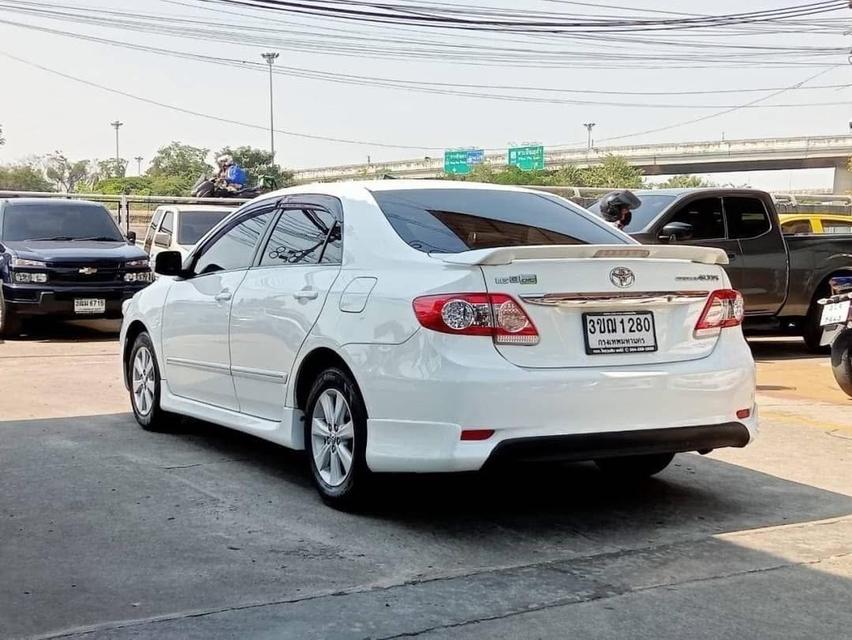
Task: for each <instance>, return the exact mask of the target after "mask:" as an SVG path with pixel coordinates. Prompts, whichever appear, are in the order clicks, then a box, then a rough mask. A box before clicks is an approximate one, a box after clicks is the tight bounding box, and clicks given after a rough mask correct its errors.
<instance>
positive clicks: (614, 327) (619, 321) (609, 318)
mask: <svg viewBox="0 0 852 640" xmlns="http://www.w3.org/2000/svg"><path fill="white" fill-rule="evenodd" d="M583 330H584V337H585V339H586V353H587V354H589V355H599V354H605V353H647V352H649V351H656V350H657V334H656V331H655V327H654V314H653V313H652V312H651V311H634V312H610V313H584V314H583Z"/></svg>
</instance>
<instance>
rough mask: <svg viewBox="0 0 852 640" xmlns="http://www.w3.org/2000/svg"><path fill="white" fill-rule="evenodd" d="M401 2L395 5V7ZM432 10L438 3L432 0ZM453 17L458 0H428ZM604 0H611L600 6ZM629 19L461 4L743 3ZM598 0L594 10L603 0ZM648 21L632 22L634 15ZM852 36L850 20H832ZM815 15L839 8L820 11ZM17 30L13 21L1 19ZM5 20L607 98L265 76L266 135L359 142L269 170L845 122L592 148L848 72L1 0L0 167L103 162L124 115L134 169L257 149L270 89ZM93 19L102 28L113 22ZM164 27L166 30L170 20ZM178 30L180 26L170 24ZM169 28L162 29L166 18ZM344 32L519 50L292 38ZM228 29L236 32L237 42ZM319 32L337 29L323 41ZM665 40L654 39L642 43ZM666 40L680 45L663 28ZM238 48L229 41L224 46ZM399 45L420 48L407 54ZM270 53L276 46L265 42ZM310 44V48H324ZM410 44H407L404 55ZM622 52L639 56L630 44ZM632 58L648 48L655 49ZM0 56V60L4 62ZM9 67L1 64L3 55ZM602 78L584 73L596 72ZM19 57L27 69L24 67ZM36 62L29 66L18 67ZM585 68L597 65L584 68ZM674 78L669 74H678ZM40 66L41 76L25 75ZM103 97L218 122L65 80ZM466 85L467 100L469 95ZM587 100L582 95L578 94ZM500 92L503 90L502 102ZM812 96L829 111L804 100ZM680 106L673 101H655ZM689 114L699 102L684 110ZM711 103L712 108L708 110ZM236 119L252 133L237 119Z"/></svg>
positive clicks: (800, 97) (782, 179) (826, 98)
mask: <svg viewBox="0 0 852 640" xmlns="http://www.w3.org/2000/svg"><path fill="white" fill-rule="evenodd" d="M404 1H408V2H411V1H412V0H404ZM436 1H437V0H436ZM441 1H443V2H454V3H456V4H458V5H461V6H468V4H469V3H463V2H462V1H461V0H441ZM803 1H804V0H799V1H798V2H794V1H793V0H782V1H779V0H775V1H765V0H750V1H749V3H747V4H748V10H750V11H751V10H754V11H757V10H760V9H769V8H777V7H779V6H789V5H792V4H800V3H801V2H803ZM608 3H609V4H613V5H614V4H617V0H608ZM622 3H623V4H625V5H627V4H629V5H630V9H629V10H618V9H609V8H606V7H600V6H597V7H594V6H586V5H587V4H591V5H596V4H598V3H581V2H578V3H572V2H562V1H560V0H514V1H511V0H508V1H504V0H477V2H476V3H474V4H478V5H489V6H494V7H502V8H511V9H523V10H529V11H530V12H533V11H559V12H563V13H571V14H575V15H578V16H583V15H590V14H606V15H609V16H610V17H612V16H618V15H624V14H629V15H632V16H636V15H644V16H646V17H647V16H657V15H660V14H654V13H650V12H652V11H673V9H672V7H673V6H676V7H677V10H678V11H682V12H689V13H696V14H714V15H720V14H726V13H736V12H742V11H744V10H745V9H744V8H743V5H744V3H743V2H741V1H738V2H734V1H731V0H717V1H713V2H711V1H708V0H691V1H682V2H678V3H676V5H675V4H674V3H672V2H671V1H670V0H667V1H661V0H637V1H631V2H629V3H626V2H624V1H623V0H622ZM604 4H606V3H604ZM22 7H24V8H27V7H30V8H32V7H36V8H42V9H44V8H52V9H53V10H56V11H60V10H63V7H70V8H73V9H75V10H77V11H79V10H80V9H86V10H87V11H85V12H84V14H85V15H88V16H94V17H103V16H104V15H106V14H104V11H106V10H111V11H120V12H121V11H123V12H137V13H143V14H146V15H148V16H155V17H156V18H157V19H160V18H166V20H165V24H169V20H168V18H169V17H173V18H174V17H179V18H183V19H189V20H194V21H197V22H198V23H209V24H210V25H212V26H213V27H216V28H219V29H223V30H225V31H227V30H229V29H231V28H232V27H233V26H234V25H244V26H247V27H251V28H252V29H253V30H254V31H252V32H251V33H252V34H253V35H256V36H257V38H255V40H256V41H255V42H249V41H248V40H249V39H248V38H246V41H240V42H227V41H223V40H217V39H215V38H208V39H199V38H191V37H188V36H187V35H186V33H187V32H186V31H184V32H183V33H181V29H180V28H178V29H174V32H173V33H169V34H162V33H146V32H138V31H133V30H129V29H126V28H120V27H119V26H105V25H104V24H86V23H80V22H70V21H68V20H56V19H48V18H46V17H44V16H43V15H32V14H26V13H21V11H20V9H21V8H22ZM642 10H644V11H647V12H648V13H644V14H641V13H640V11H642ZM846 14H848V18H849V23H850V28H852V11H847V12H846ZM824 17H832V18H835V19H836V18H840V17H846V15H845V14H829V16H824ZM10 22H12V23H19V24H18V25H13V24H9V23H10ZM20 24H27V25H31V26H36V27H39V28H40V29H53V30H61V31H66V32H74V33H76V34H82V35H84V36H87V37H90V38H91V37H95V38H101V39H106V40H113V41H118V42H122V43H125V44H128V45H132V46H142V47H153V48H157V49H161V50H167V51H171V52H178V53H180V54H192V55H201V56H206V57H208V58H218V59H226V60H236V61H240V60H242V61H252V62H256V63H262V62H263V61H262V60H261V58H260V54H261V53H262V52H263V51H267V50H269V51H276V50H278V51H280V54H281V56H280V58H279V59H278V61H276V67H290V68H299V69H309V70H311V71H312V72H321V73H329V72H330V73H337V74H352V75H358V76H372V77H383V78H395V79H403V80H406V81H409V82H415V83H426V82H441V83H457V84H459V85H461V86H462V87H466V86H469V85H470V84H479V85H483V84H487V85H501V86H506V85H511V86H515V85H527V86H535V87H543V88H569V89H574V90H579V91H580V93H575V94H552V93H551V94H547V93H537V94H535V95H537V96H542V95H544V96H548V95H549V96H551V97H553V96H554V95H557V97H558V98H569V99H577V100H589V101H597V102H600V101H609V102H615V103H616V104H612V105H601V104H549V103H541V102H534V103H530V102H519V101H513V100H494V99H482V98H476V97H462V96H457V95H441V94H435V93H420V92H417V91H413V90H408V89H405V90H400V89H392V88H386V87H378V86H364V85H353V84H341V83H338V82H332V81H328V80H320V79H313V78H305V77H293V76H285V75H277V76H276V77H275V78H274V93H275V107H274V117H275V121H276V128H280V129H284V130H288V131H292V132H300V133H305V134H309V135H316V136H325V137H331V138H344V139H350V140H358V141H365V142H368V143H369V144H367V143H364V144H343V143H339V142H332V141H322V140H315V139H306V138H299V137H294V136H289V135H283V134H281V133H279V134H276V152H277V157H276V158H277V161H278V162H279V163H280V164H282V165H283V166H286V167H289V168H308V167H321V166H329V165H338V164H347V163H361V162H366V160H367V158H368V157H369V158H370V159H371V160H372V162H380V161H386V160H397V159H407V158H421V157H424V156H426V155H429V156H432V157H434V156H436V155H440V154H441V149H444V148H458V147H478V148H487V149H499V148H504V147H506V146H508V145H509V144H512V143H524V142H536V143H541V144H544V145H545V146H546V147H547V146H553V145H565V144H572V145H577V146H582V145H584V144H585V139H586V129H585V128H584V127H583V123H585V122H595V123H596V126H595V128H594V131H593V133H594V137H595V140H596V144H597V145H598V146H605V145H608V144H641V143H662V142H677V141H700V140H719V139H721V138H722V137H724V138H726V139H729V140H730V139H739V138H764V137H782V136H808V135H836V134H848V133H850V120H852V108H850V106H849V104H850V99H852V88H831V89H819V90H790V91H786V92H784V93H782V94H780V95H777V96H775V97H771V98H769V99H767V100H765V101H764V102H762V103H760V104H762V105H772V104H791V103H795V104H806V105H811V106H804V107H779V108H754V109H740V110H736V111H733V112H731V113H728V114H726V115H722V116H719V117H714V118H710V119H707V120H705V121H702V122H697V123H694V124H688V125H685V126H680V127H676V128H669V129H667V130H664V131H660V132H656V133H649V134H645V135H630V137H625V138H623V139H620V140H617V141H616V140H613V141H611V142H607V139H608V138H618V137H621V136H628V135H629V134H634V133H637V132H642V131H647V130H650V129H657V128H667V127H669V126H671V125H673V124H677V123H680V122H683V121H687V120H691V119H697V118H699V117H701V116H706V115H710V114H714V113H717V112H719V111H722V110H723V108H724V107H725V106H729V105H731V106H733V105H742V104H744V103H747V102H750V101H752V100H756V99H759V98H765V97H767V96H769V95H770V94H771V93H773V92H771V91H766V92H748V93H742V94H740V93H737V92H734V93H719V94H710V95H693V96H683V95H667V94H669V93H671V92H683V91H690V90H697V91H704V90H710V91H713V92H715V91H727V90H731V89H748V88H780V87H790V86H793V85H795V84H797V83H800V82H802V81H804V80H805V79H807V78H809V77H811V76H814V75H816V74H818V73H820V72H823V73H822V75H820V76H819V77H818V78H814V79H813V80H811V81H810V84H820V85H821V84H831V85H841V84H850V85H852V66H850V64H848V63H847V62H846V59H845V58H846V56H845V55H839V56H833V57H830V58H829V57H826V58H823V59H820V61H819V65H821V66H805V65H797V66H795V67H793V68H766V67H765V66H756V65H754V64H750V63H749V61H748V59H747V57H743V59H742V60H737V59H736V58H735V57H732V58H730V59H729V60H730V62H728V63H726V64H724V65H720V64H715V63H712V62H711V63H706V64H703V65H700V68H696V65H695V64H694V63H691V64H690V63H684V62H681V61H678V60H677V59H673V58H671V57H670V56H667V55H661V56H660V59H659V61H658V62H656V63H655V65H654V66H655V67H657V68H631V67H635V66H641V65H637V64H631V62H630V58H629V57H627V56H624V55H623V53H624V52H625V51H627V50H630V46H629V45H627V44H625V42H624V41H617V40H616V41H613V40H609V41H602V40H600V39H595V40H588V39H583V38H582V37H581V38H577V37H568V36H565V37H563V36H546V37H541V36H517V35H505V34H487V33H486V34H483V33H478V34H466V33H458V32H457V33H455V34H449V35H447V34H445V33H443V32H434V31H433V32H428V31H425V30H423V29H419V30H418V29H412V28H403V27H398V28H395V30H393V31H388V30H386V29H385V30H376V29H375V28H371V27H366V26H363V25H360V24H354V25H353V24H352V23H344V22H336V21H332V20H329V19H328V18H322V19H317V18H308V17H294V16H288V15H283V14H277V13H275V14H273V13H269V12H263V11H251V10H247V9H240V8H239V7H227V6H226V5H223V4H221V3H212V2H202V1H199V0H146V1H145V2H139V1H132V0H114V1H108V0H60V2H58V3H57V2H49V1H48V0H29V2H23V1H15V0H0V77H2V87H3V89H2V97H0V125H2V127H3V132H4V136H5V137H6V144H5V145H3V146H0V163H7V162H13V161H17V160H21V159H24V158H27V157H29V156H34V155H43V154H47V153H51V152H53V151H56V150H59V151H62V152H64V153H65V154H66V155H68V156H69V157H71V158H73V159H78V158H97V159H104V158H108V157H112V156H113V155H114V153H115V151H114V149H115V131H114V129H113V128H112V127H111V126H110V123H111V122H112V121H114V120H116V119H118V120H120V121H121V122H123V123H124V124H123V126H122V127H121V129H120V153H121V155H122V157H125V158H133V157H135V156H142V157H143V162H142V169H143V171H144V169H145V165H146V164H147V161H148V160H150V158H151V157H152V156H153V155H154V154H155V152H156V150H157V148H158V147H160V146H162V145H164V144H167V143H168V142H170V141H173V140H177V141H181V142H184V143H187V144H191V145H194V146H199V147H204V148H209V149H211V150H213V151H215V150H218V149H219V148H221V147H223V146H225V145H230V146H238V145H253V146H258V147H264V148H266V147H268V145H269V132H268V130H267V129H266V127H268V123H269V94H268V90H269V88H268V75H267V73H266V71H265V70H264V68H263V67H262V66H261V65H257V66H256V68H255V67H248V66H245V65H242V66H240V65H237V66H236V67H235V66H232V65H230V64H222V63H221V62H211V61H199V60H196V59H187V58H186V57H173V56H167V55H158V54H155V53H151V52H148V51H143V50H136V49H130V48H124V47H119V46H114V45H110V44H106V43H102V42H92V41H87V40H82V39H80V38H72V37H68V36H63V35H59V34H56V33H47V32H44V31H37V30H32V29H26V28H24V27H22V26H19V25H20ZM107 24H109V25H117V24H118V20H117V19H116V20H111V21H110V22H108V23H107ZM175 24H176V23H175ZM185 24H188V23H185ZM172 27H174V24H172ZM317 29H322V30H330V29H331V30H333V29H342V30H344V31H346V34H347V38H349V40H348V41H349V42H351V41H352V40H351V39H354V38H363V37H370V36H375V35H379V36H382V37H388V36H390V37H388V41H389V42H391V43H392V44H393V46H396V47H401V48H403V49H409V50H411V51H418V50H421V49H422V47H424V46H428V43H429V42H435V43H441V42H451V43H455V45H457V46H458V45H463V46H465V47H467V49H465V50H466V51H473V52H479V53H482V52H483V51H488V50H489V49H490V48H492V47H497V46H499V47H512V48H514V49H515V50H516V51H518V52H519V53H518V54H517V56H518V58H517V62H518V63H522V64H524V65H527V66H513V62H511V61H510V62H508V63H507V62H505V60H504V61H503V62H494V63H489V64H488V65H483V64H481V63H479V62H481V58H477V57H476V55H475V53H474V54H472V55H471V57H470V58H469V59H466V58H465V57H463V56H456V57H455V58H454V59H452V60H447V59H428V60H422V59H411V58H401V57H398V58H397V59H377V57H376V56H375V55H373V54H374V53H375V52H372V53H371V49H370V48H369V47H367V48H365V49H361V50H359V51H358V52H354V53H353V52H351V51H350V52H346V53H340V52H337V51H335V50H334V47H333V46H326V45H327V44H328V43H329V42H331V41H330V40H327V39H326V40H324V41H323V42H319V43H317V42H313V43H305V42H304V40H305V38H304V36H303V35H300V34H302V33H303V32H304V31H305V30H314V31H316V30H317ZM241 33H246V31H242V32H241ZM328 33H341V32H339V31H338V32H333V31H326V35H327V34H328ZM654 37H669V36H654ZM673 37H674V38H686V37H687V36H680V35H676V36H673ZM690 37H694V38H695V40H696V41H699V40H700V41H702V42H707V43H709V44H708V45H707V47H705V48H703V49H701V48H698V49H690V51H699V52H700V53H699V55H712V54H713V52H714V49H713V47H712V46H711V45H712V42H728V43H730V42H735V41H737V42H746V41H747V42H748V43H750V44H755V45H761V46H794V45H801V46H807V47H824V46H837V47H844V46H845V47H849V48H852V36H849V35H845V36H844V35H843V34H842V33H841V32H838V33H837V34H836V35H823V34H813V33H807V31H806V29H802V32H801V33H785V34H783V35H766V36H761V37H745V36H743V34H742V33H731V34H726V35H714V34H707V35H702V34H698V35H694V36H690ZM236 39H239V38H236ZM412 40H416V41H423V42H425V43H426V44H425V45H424V44H416V43H414V42H412ZM281 43H284V44H282V46H280V47H276V46H274V45H275V44H281ZM324 43H325V44H324ZM409 45H410V46H409ZM637 47H638V45H637ZM538 48H545V49H548V50H549V51H553V50H559V51H561V52H568V53H571V52H580V51H584V52H589V51H592V52H595V53H596V54H597V53H599V54H600V58H599V59H595V58H594V57H592V58H588V57H587V58H586V59H585V60H579V61H577V62H573V63H568V62H560V63H558V64H550V65H547V66H546V65H545V63H539V62H537V58H536V57H535V56H534V55H533V56H531V55H530V52H531V51H532V50H538ZM637 50H640V51H644V50H647V51H649V52H653V51H659V48H658V47H653V46H651V47H646V48H641V47H638V48H637ZM8 56H13V57H8ZM15 58H18V59H15ZM608 58H609V59H612V62H610V63H606V66H609V67H610V68H598V67H599V66H600V65H602V64H604V63H603V62H602V61H603V60H606V59H608ZM22 60H23V61H26V62H27V63H30V64H26V63H25V62H22ZM33 65H36V66H33ZM596 65H597V66H596ZM684 66H686V67H689V68H682V67H684ZM39 67H41V68H39ZM45 69H51V70H53V71H54V72H58V73H60V74H66V76H68V75H70V76H74V77H77V78H79V79H82V80H85V81H87V82H89V83H95V84H99V85H103V86H106V87H109V88H111V89H113V90H114V91H117V92H123V93H129V94H134V95H136V96H140V97H143V98H146V99H148V100H152V101H156V102H161V103H164V104H168V105H172V106H177V107H180V108H182V109H185V110H188V111H193V112H196V113H204V114H211V115H215V116H218V117H220V118H222V119H224V122H219V121H213V120H210V119H206V118H204V117H200V116H199V115H192V114H189V113H183V112H178V111H174V110H171V109H167V108H163V107H160V106H155V105H153V104H150V103H146V102H142V101H139V100H135V99H132V98H130V97H128V96H126V95H119V94H117V93H111V92H109V91H105V90H103V89H100V88H96V87H94V86H91V85H87V84H83V83H81V82H79V81H75V80H72V79H70V78H68V77H62V76H60V75H56V73H51V72H49V71H47V70H45ZM468 91H474V92H475V91H476V89H473V90H470V89H469V90H468ZM595 91H615V92H617V93H616V95H600V94H595V93H592V92H595ZM637 91H653V92H659V93H660V94H661V95H657V96H635V95H631V96H627V95H618V93H619V92H624V93H625V94H626V93H632V92H637ZM585 92H589V93H585ZM504 93H505V92H504ZM649 102H653V103H656V104H658V105H660V104H662V105H668V106H655V107H629V106H624V105H625V103H649ZM812 103H841V104H837V105H834V104H832V105H830V106H826V105H824V106H817V105H813V104H812ZM673 104H677V105H687V106H688V108H680V107H673V106H671V105H673ZM694 105H699V106H701V107H702V108H694V107H693V106H694ZM714 105H715V106H714ZM238 123H249V124H253V125H255V126H256V127H257V128H251V127H246V126H242V125H241V124H238ZM379 144H389V145H404V146H409V147H411V148H405V149H395V148H385V147H382V146H379ZM136 164H137V163H136V161H135V160H130V169H129V171H128V173H129V174H130V175H134V174H135V173H136ZM714 180H716V181H718V182H721V183H727V182H730V183H734V184H751V185H752V186H755V187H762V188H770V189H776V190H779V189H781V190H787V189H791V190H795V189H801V188H819V187H825V186H830V184H831V171H830V170H810V171H800V172H791V171H777V172H754V173H748V174H744V173H741V174H724V175H718V176H714Z"/></svg>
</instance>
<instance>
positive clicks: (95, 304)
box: [74, 298, 106, 314]
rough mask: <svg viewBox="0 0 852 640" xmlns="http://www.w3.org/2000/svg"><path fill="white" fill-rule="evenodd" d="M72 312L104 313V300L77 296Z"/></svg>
mask: <svg viewBox="0 0 852 640" xmlns="http://www.w3.org/2000/svg"><path fill="white" fill-rule="evenodd" d="M74 313H81V314H92V313H106V300H104V299H103V298H77V299H76V300H74Z"/></svg>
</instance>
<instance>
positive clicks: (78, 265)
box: [0, 198, 153, 337]
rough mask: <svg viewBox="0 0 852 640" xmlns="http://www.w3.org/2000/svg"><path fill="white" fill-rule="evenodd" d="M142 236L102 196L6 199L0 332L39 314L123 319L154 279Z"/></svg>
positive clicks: (1, 217)
mask: <svg viewBox="0 0 852 640" xmlns="http://www.w3.org/2000/svg"><path fill="white" fill-rule="evenodd" d="M134 242H135V235H134V234H132V233H131V234H129V237H128V238H125V237H124V236H123V235H122V233H121V230H120V229H119V228H118V226H117V225H116V223H115V221H114V220H113V218H112V216H111V215H110V213H109V212H108V211H107V210H106V209H105V208H104V207H103V206H102V205H100V204H98V203H96V202H86V201H82V200H64V199H62V200H60V199H50V198H10V199H0V282H2V289H0V336H7V337H8V336H14V335H16V334H17V333H18V332H19V331H20V328H21V320H23V319H25V318H29V317H33V316H49V317H51V318H91V317H99V318H118V317H120V316H121V303H122V302H123V301H124V300H127V299H129V298H131V297H132V296H133V294H134V293H136V292H137V291H139V290H140V289H142V288H143V287H145V286H147V285H148V284H149V283H150V282H151V281H152V280H153V273H152V272H151V269H150V267H149V264H148V256H147V255H145V253H144V252H143V251H142V250H141V249H140V248H139V247H137V246H135V244H134Z"/></svg>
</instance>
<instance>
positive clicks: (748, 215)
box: [725, 197, 772, 239]
mask: <svg viewBox="0 0 852 640" xmlns="http://www.w3.org/2000/svg"><path fill="white" fill-rule="evenodd" d="M725 217H726V218H727V221H728V237H729V238H738V239H745V238H755V237H757V236H759V235H762V234H764V233H766V232H767V231H769V229H770V227H771V226H772V224H771V223H770V221H769V214H768V213H767V212H766V207H765V206H764V204H763V200H761V199H760V198H748V197H740V198H725Z"/></svg>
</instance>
